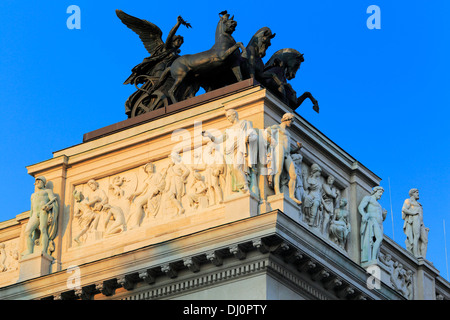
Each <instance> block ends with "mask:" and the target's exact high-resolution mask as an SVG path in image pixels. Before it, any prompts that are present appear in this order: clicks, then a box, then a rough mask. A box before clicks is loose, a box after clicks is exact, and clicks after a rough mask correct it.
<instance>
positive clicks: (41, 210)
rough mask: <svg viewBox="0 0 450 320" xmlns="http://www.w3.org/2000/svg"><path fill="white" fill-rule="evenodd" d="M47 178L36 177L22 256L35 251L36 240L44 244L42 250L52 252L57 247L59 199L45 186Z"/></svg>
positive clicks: (47, 252)
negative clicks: (25, 244) (25, 246)
mask: <svg viewBox="0 0 450 320" xmlns="http://www.w3.org/2000/svg"><path fill="white" fill-rule="evenodd" d="M46 184H47V180H46V179H45V177H43V176H39V177H37V178H36V180H35V183H34V185H35V186H36V190H35V192H34V193H33V194H32V195H31V210H30V220H29V221H28V224H27V226H26V229H25V238H26V240H27V249H26V251H25V252H23V253H22V256H26V255H29V254H31V253H33V252H34V246H35V244H36V240H38V239H39V243H40V244H41V246H42V252H43V253H46V254H51V253H52V252H53V251H54V250H55V248H54V243H53V239H55V237H56V233H57V231H58V223H57V221H58V219H57V218H58V210H59V204H58V199H57V198H56V196H55V195H54V194H53V191H52V190H51V189H47V188H45V186H46Z"/></svg>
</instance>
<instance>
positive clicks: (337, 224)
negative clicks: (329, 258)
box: [329, 198, 351, 249]
mask: <svg viewBox="0 0 450 320" xmlns="http://www.w3.org/2000/svg"><path fill="white" fill-rule="evenodd" d="M346 207H347V199H345V198H341V199H340V201H339V208H336V209H335V214H334V219H333V220H331V222H330V230H329V232H330V238H331V240H332V241H334V242H335V243H336V244H338V245H339V246H340V247H341V248H342V249H345V246H346V244H347V238H348V235H349V233H350V231H351V226H350V221H349V212H348V210H347V209H346Z"/></svg>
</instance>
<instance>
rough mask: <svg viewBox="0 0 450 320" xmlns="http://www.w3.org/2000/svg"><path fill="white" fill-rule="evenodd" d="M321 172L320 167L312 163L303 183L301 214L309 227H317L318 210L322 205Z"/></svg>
mask: <svg viewBox="0 0 450 320" xmlns="http://www.w3.org/2000/svg"><path fill="white" fill-rule="evenodd" d="M321 174H322V169H321V168H320V167H319V165H318V164H317V163H313V164H312V165H311V168H310V173H309V175H308V176H307V177H306V179H305V181H304V183H303V186H304V189H305V198H304V202H303V214H304V220H305V221H306V223H308V225H309V226H310V227H318V224H319V210H320V209H321V207H322V181H321Z"/></svg>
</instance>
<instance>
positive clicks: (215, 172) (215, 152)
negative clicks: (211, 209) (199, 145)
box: [193, 141, 226, 205]
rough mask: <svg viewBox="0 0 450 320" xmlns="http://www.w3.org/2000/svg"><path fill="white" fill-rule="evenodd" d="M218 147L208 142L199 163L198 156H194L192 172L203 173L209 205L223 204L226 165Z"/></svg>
mask: <svg viewBox="0 0 450 320" xmlns="http://www.w3.org/2000/svg"><path fill="white" fill-rule="evenodd" d="M219 147H220V145H219V144H216V143H214V142H213V141H209V142H208V143H207V144H206V147H205V148H204V149H203V157H202V159H201V161H199V159H200V155H198V154H194V158H195V159H196V160H194V162H195V163H196V164H195V165H194V166H193V169H194V170H197V171H202V172H204V176H205V183H206V186H207V188H208V202H209V205H215V204H220V203H222V202H223V189H224V188H225V176H226V165H225V158H224V156H223V154H222V152H220V150H219Z"/></svg>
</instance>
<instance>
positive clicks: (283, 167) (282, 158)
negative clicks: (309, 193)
mask: <svg viewBox="0 0 450 320" xmlns="http://www.w3.org/2000/svg"><path fill="white" fill-rule="evenodd" d="M293 121H294V115H293V114H292V113H285V114H284V115H283V117H282V118H281V124H279V125H273V126H270V127H269V128H267V129H266V130H267V134H266V137H267V140H268V141H267V142H268V143H269V144H271V145H273V142H272V139H275V140H276V144H275V147H274V150H273V154H272V161H273V162H274V166H273V167H274V169H275V170H274V173H273V174H274V176H273V188H274V191H275V194H280V193H282V192H283V190H282V183H281V180H282V179H281V177H282V174H283V173H285V174H287V175H288V176H289V178H288V181H289V182H288V186H289V197H290V198H291V199H292V200H294V202H295V203H297V204H298V205H300V204H301V203H302V201H301V200H300V199H298V198H297V197H296V196H295V192H296V183H297V173H296V170H295V165H294V161H293V160H292V156H291V155H292V154H293V153H298V152H299V150H300V149H301V147H302V145H301V143H299V142H297V145H296V146H295V147H292V146H291V135H290V133H289V131H288V130H287V128H289V127H290V126H291V125H292V123H293Z"/></svg>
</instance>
